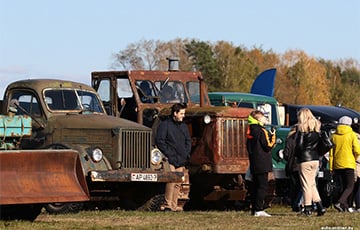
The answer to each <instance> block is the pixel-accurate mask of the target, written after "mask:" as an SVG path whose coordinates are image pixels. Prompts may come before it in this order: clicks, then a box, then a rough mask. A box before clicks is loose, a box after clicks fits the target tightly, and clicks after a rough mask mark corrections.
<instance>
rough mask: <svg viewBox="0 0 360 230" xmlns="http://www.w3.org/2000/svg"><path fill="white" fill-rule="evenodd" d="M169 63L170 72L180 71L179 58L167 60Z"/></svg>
mask: <svg viewBox="0 0 360 230" xmlns="http://www.w3.org/2000/svg"><path fill="white" fill-rule="evenodd" d="M167 60H168V62H169V69H168V71H174V72H176V71H179V58H177V57H171V58H167Z"/></svg>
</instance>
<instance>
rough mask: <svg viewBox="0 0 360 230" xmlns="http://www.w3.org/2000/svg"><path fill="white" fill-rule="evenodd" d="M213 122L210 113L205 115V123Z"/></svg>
mask: <svg viewBox="0 0 360 230" xmlns="http://www.w3.org/2000/svg"><path fill="white" fill-rule="evenodd" d="M210 122H211V117H210V116H209V115H205V116H204V123H205V124H209V123H210Z"/></svg>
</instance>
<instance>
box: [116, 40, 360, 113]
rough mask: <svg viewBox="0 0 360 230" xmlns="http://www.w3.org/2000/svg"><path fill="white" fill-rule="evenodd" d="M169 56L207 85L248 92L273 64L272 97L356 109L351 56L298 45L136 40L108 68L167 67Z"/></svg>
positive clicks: (359, 74) (355, 67) (357, 82)
mask: <svg viewBox="0 0 360 230" xmlns="http://www.w3.org/2000/svg"><path fill="white" fill-rule="evenodd" d="M168 57H178V58H179V59H180V64H179V67H180V70H182V71H191V70H198V71H201V72H202V74H203V76H204V79H205V81H206V83H207V84H208V89H209V91H232V92H249V91H250V88H251V85H252V83H253V81H254V80H255V78H256V76H257V75H258V74H259V73H261V72H262V71H264V70H266V69H269V68H276V69H277V73H276V80H275V93H274V94H275V97H276V98H277V100H278V101H279V102H281V103H289V104H312V105H341V106H345V107H349V108H352V109H355V110H357V111H360V65H359V63H358V62H357V61H356V60H354V59H351V58H348V59H342V60H336V61H334V60H325V59H324V58H314V57H311V56H309V55H307V54H306V53H305V52H304V51H303V50H287V51H286V52H285V53H283V54H278V53H275V52H274V51H272V50H263V49H262V48H261V47H252V48H247V47H245V46H243V45H239V46H236V45H234V44H233V43H231V42H227V41H217V42H209V41H200V40H196V39H180V38H177V39H174V40H171V41H160V40H140V41H138V42H135V43H131V44H129V45H127V47H126V48H125V49H123V50H120V51H119V52H117V53H114V54H113V59H114V61H113V63H112V65H111V68H113V69H120V70H135V69H143V70H167V68H168V62H167V58H168Z"/></svg>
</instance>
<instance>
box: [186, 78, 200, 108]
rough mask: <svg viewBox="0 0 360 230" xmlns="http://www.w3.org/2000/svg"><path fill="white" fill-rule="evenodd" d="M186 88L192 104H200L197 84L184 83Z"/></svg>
mask: <svg viewBox="0 0 360 230" xmlns="http://www.w3.org/2000/svg"><path fill="white" fill-rule="evenodd" d="M186 88H187V90H188V92H189V96H190V100H191V101H192V102H193V103H197V104H199V103H200V85H199V82H195V81H194V82H192V81H190V82H186Z"/></svg>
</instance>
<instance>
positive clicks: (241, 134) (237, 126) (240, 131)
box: [221, 119, 247, 158]
mask: <svg viewBox="0 0 360 230" xmlns="http://www.w3.org/2000/svg"><path fill="white" fill-rule="evenodd" d="M222 124H223V126H222V133H221V136H222V137H221V140H223V142H222V153H223V157H226V158H233V157H236V158H242V157H245V158H247V151H246V124H245V120H230V119H229V120H227V119H225V120H224V121H223V123H222Z"/></svg>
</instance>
